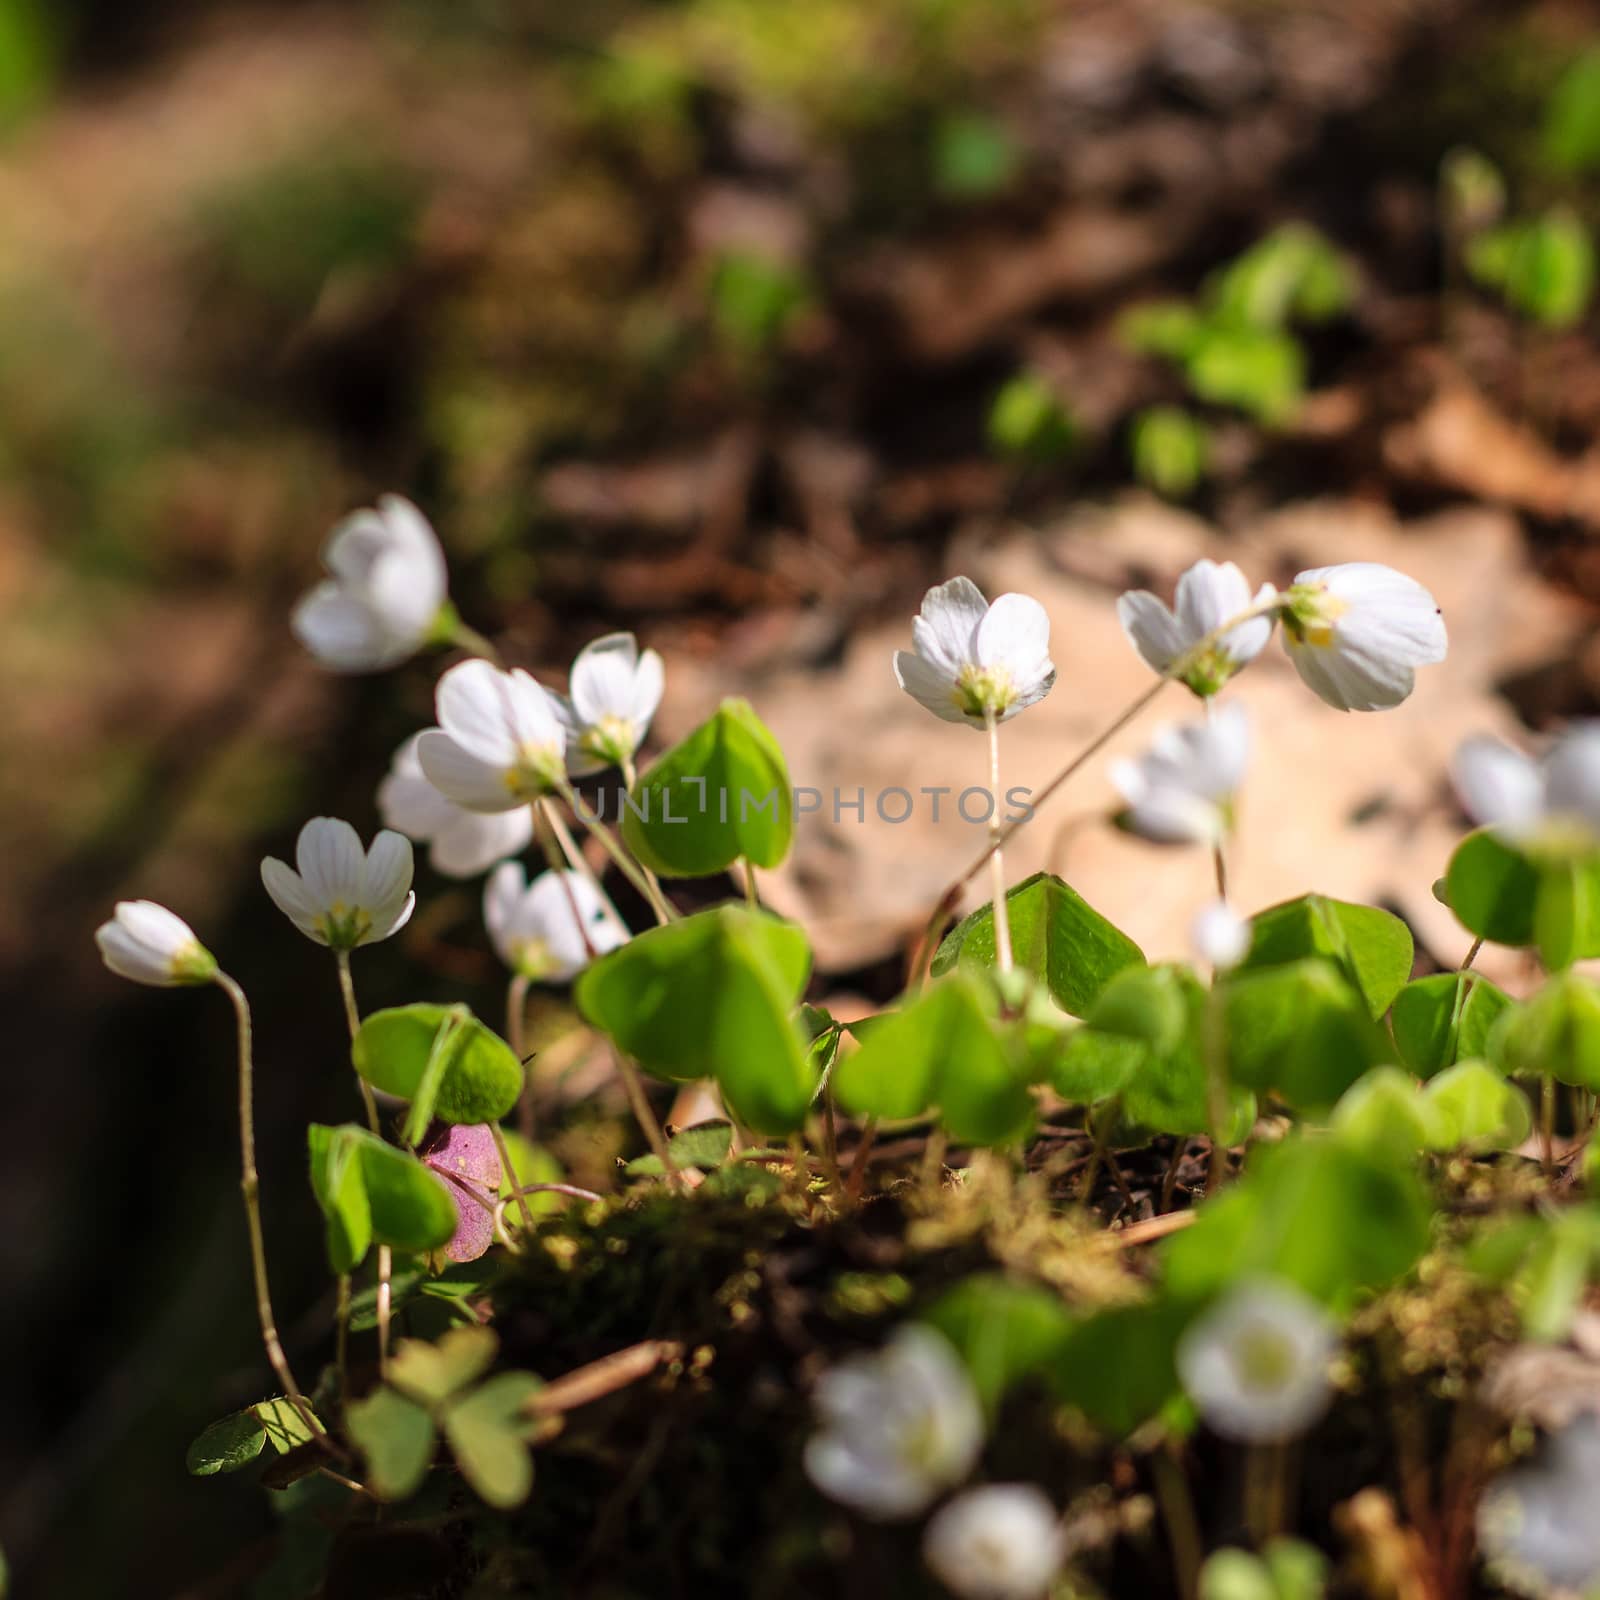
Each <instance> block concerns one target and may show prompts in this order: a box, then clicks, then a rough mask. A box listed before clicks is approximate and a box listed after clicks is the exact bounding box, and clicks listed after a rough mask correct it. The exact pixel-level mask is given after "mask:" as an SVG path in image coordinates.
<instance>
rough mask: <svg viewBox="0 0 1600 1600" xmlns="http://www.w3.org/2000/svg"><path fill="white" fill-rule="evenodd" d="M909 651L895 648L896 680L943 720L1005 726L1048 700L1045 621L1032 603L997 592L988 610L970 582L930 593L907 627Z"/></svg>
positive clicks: (1050, 680)
mask: <svg viewBox="0 0 1600 1600" xmlns="http://www.w3.org/2000/svg"><path fill="white" fill-rule="evenodd" d="M911 642H912V644H913V646H914V647H915V653H913V652H912V651H909V650H896V651H895V653H894V675H895V679H896V681H897V682H898V683H899V685H900V687H901V688H902V689H904V690H905V692H906V693H907V694H908V695H910V696H911V698H912V699H913V700H918V701H920V702H921V703H922V704H923V705H925V706H926V707H927V708H928V710H930V711H931V712H932V713H933V714H934V715H935V716H936V717H941V718H943V719H944V721H946V722H965V723H969V724H971V726H973V727H975V728H982V727H984V726H986V723H985V715H986V713H992V714H993V716H994V718H995V720H996V721H997V722H1004V721H1005V720H1006V719H1007V718H1008V717H1014V716H1016V714H1017V713H1018V712H1019V711H1023V710H1025V709H1026V708H1027V707H1028V706H1031V705H1033V704H1034V703H1035V702H1036V701H1039V700H1042V699H1044V697H1045V696H1046V695H1047V694H1049V692H1050V689H1051V686H1052V685H1053V684H1054V683H1055V681H1056V669H1055V665H1054V663H1053V662H1052V661H1051V660H1050V619H1049V618H1048V617H1047V616H1046V615H1045V610H1044V607H1043V606H1041V605H1040V604H1039V602H1038V601H1037V600H1030V599H1029V598H1028V597H1027V595H1025V594H1003V595H1001V596H1000V598H999V599H998V600H996V601H995V603H994V604H993V605H989V604H988V603H987V602H986V601H985V600H984V598H983V594H982V592H981V591H980V590H979V588H978V586H977V585H976V584H975V583H973V581H972V580H971V579H970V578H952V579H951V580H950V581H949V582H948V583H941V584H940V585H939V586H938V587H937V588H934V589H930V590H929V591H928V592H927V594H926V595H924V596H923V599H922V612H921V614H920V615H919V616H917V617H915V618H913V620H912V623H911Z"/></svg>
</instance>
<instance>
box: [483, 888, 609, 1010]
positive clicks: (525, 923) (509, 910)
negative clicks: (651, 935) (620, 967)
mask: <svg viewBox="0 0 1600 1600" xmlns="http://www.w3.org/2000/svg"><path fill="white" fill-rule="evenodd" d="M574 906H576V908H577V914H578V917H579V918H580V919H581V924H582V925H581V927H580V925H579V922H578V921H575V920H574V918H573V908H574ZM483 920H484V923H485V925H486V926H487V927H488V929H489V938H490V941H491V942H492V943H493V945H494V947H495V950H496V952H497V953H498V954H499V957H500V959H501V960H502V961H503V962H505V964H506V965H507V966H508V967H510V968H511V970H512V971H513V972H515V973H518V974H520V975H521V976H522V977H524V978H538V979H542V980H543V981H545V982H547V983H565V982H566V981H567V980H568V979H569V978H574V977H576V976H577V975H578V973H580V972H581V971H583V969H584V968H585V967H586V966H587V965H588V964H589V949H590V948H592V949H593V950H594V953H595V954H596V955H604V954H605V953H606V951H608V950H615V949H616V948H617V946H618V945H620V944H622V943H623V942H624V940H625V939H626V935H625V934H624V933H623V931H622V929H621V928H619V927H618V926H617V924H616V922H615V921H614V920H613V919H612V918H611V917H610V916H609V915H608V914H607V912H606V908H605V903H604V901H602V900H601V898H600V896H599V894H598V893H597V891H596V890H595V887H594V885H593V884H592V883H590V881H589V880H588V879H587V878H586V877H584V876H583V874H582V873H579V872H559V873H558V872H541V873H540V874H539V876H538V877H537V878H535V879H534V880H533V882H532V883H531V884H530V883H529V882H528V880H527V875H526V874H525V873H524V872H523V870H522V863H521V862H519V861H506V862H502V863H501V865H500V867H499V868H498V869H497V870H496V871H495V872H494V873H492V874H491V875H490V878H489V881H488V882H487V883H486V884H485V885H484V887H483ZM585 933H587V935H588V944H587V946H586V945H585V943H584V935H585Z"/></svg>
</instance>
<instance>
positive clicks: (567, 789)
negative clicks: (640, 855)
mask: <svg viewBox="0 0 1600 1600" xmlns="http://www.w3.org/2000/svg"><path fill="white" fill-rule="evenodd" d="M555 792H557V794H558V795H560V797H562V798H563V800H565V802H566V803H568V806H571V811H573V816H576V818H578V821H579V822H582V824H584V827H586V829H587V830H589V832H590V835H592V837H594V838H597V840H600V848H602V850H603V851H605V853H606V854H608V856H610V858H611V861H613V862H614V864H616V869H618V872H621V874H622V877H624V878H627V882H629V883H632V885H634V888H635V890H638V893H640V894H643V896H645V899H646V901H648V904H650V909H651V910H653V912H654V914H656V922H659V923H669V922H672V920H674V917H675V915H677V914H675V912H674V910H672V907H670V906H669V904H667V898H666V894H662V893H661V885H659V883H656V882H654V878H653V877H651V875H650V874H646V872H645V869H643V867H642V866H640V864H638V862H637V861H634V858H632V856H630V854H629V853H627V851H626V850H624V848H622V842H621V840H619V838H618V837H616V834H613V832H611V829H608V827H606V826H605V822H602V821H600V816H598V813H597V811H592V810H589V808H587V806H584V805H582V802H581V800H579V798H578V792H576V790H574V789H573V786H571V784H570V782H566V781H565V779H563V781H562V784H560V786H558V787H557V790H555Z"/></svg>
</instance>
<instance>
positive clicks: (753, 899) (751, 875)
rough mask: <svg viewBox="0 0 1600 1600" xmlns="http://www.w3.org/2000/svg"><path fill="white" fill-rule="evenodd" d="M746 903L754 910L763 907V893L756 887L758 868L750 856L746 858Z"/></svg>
mask: <svg viewBox="0 0 1600 1600" xmlns="http://www.w3.org/2000/svg"><path fill="white" fill-rule="evenodd" d="M744 903H745V904H746V905H747V906H749V907H750V909H751V910H752V911H759V910H760V909H761V895H760V893H759V891H758V890H757V889H756V869H755V867H754V866H752V865H751V862H750V858H749V857H748V856H746V857H745V860H744Z"/></svg>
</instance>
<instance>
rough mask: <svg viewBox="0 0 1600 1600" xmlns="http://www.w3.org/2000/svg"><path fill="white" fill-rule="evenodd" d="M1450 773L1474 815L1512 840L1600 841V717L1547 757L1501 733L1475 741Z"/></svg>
mask: <svg viewBox="0 0 1600 1600" xmlns="http://www.w3.org/2000/svg"><path fill="white" fill-rule="evenodd" d="M1451 775H1452V776H1453V777H1454V779H1455V785H1456V793H1457V794H1458V795H1459V796H1460V797H1461V804H1462V806H1463V807H1464V808H1465V809H1466V811H1467V812H1468V814H1469V815H1470V816H1471V817H1472V818H1473V819H1474V820H1475V821H1477V822H1480V823H1482V824H1483V825H1484V826H1486V827H1490V828H1493V829H1494V831H1495V832H1496V833H1498V834H1499V835H1500V836H1501V837H1502V838H1504V839H1505V840H1507V842H1509V843H1511V844H1516V845H1528V846H1532V847H1535V848H1543V849H1545V850H1560V849H1562V848H1564V847H1565V848H1571V849H1576V850H1583V849H1585V848H1587V849H1593V848H1595V847H1596V845H1600V722H1580V723H1575V724H1574V725H1573V726H1572V727H1570V728H1569V729H1567V731H1566V732H1565V733H1564V734H1562V736H1561V737H1560V738H1559V739H1558V740H1557V741H1556V742H1555V744H1553V745H1552V746H1551V747H1550V749H1549V751H1548V752H1547V753H1546V754H1545V756H1544V759H1543V760H1541V761H1534V760H1532V759H1530V758H1529V757H1528V756H1525V755H1523V754H1522V753H1521V752H1520V751H1518V750H1513V749H1512V748H1511V747H1510V746H1509V745H1504V744H1501V743H1500V741H1499V740H1498V739H1488V738H1480V739H1468V740H1467V741H1466V743H1465V744H1463V745H1462V746H1461V748H1460V749H1459V750H1457V751H1456V757H1455V761H1454V762H1453V763H1452V764H1451Z"/></svg>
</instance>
